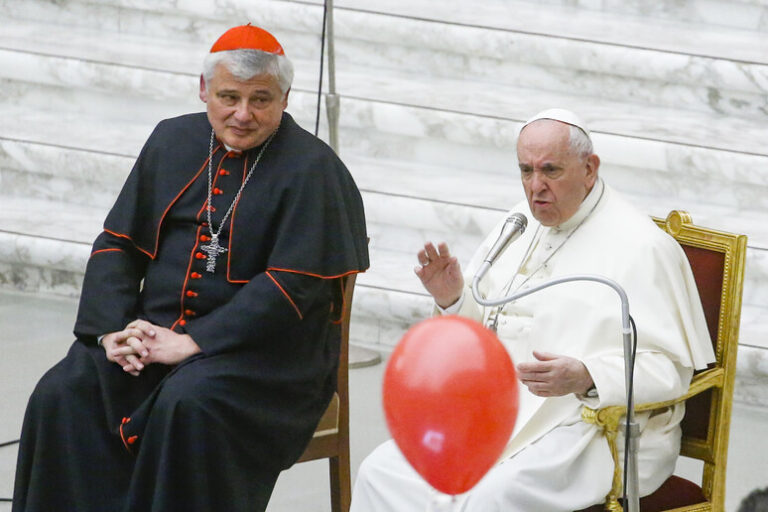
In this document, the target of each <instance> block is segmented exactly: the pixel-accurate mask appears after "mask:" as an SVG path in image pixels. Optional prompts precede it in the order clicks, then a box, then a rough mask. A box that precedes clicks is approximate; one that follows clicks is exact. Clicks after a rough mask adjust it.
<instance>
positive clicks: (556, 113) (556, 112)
mask: <svg viewBox="0 0 768 512" xmlns="http://www.w3.org/2000/svg"><path fill="white" fill-rule="evenodd" d="M539 119H552V120H554V121H560V122H561V123H565V124H570V125H573V126H575V127H577V128H580V129H581V131H583V132H584V133H585V134H586V135H587V137H589V136H590V135H589V130H588V129H587V125H586V124H584V122H583V121H582V120H581V119H579V116H577V115H576V114H574V113H573V112H571V111H570V110H566V109H564V108H548V109H547V110H542V111H541V112H539V113H538V114H536V115H535V116H533V117H531V118H530V119H528V120H527V121H526V122H525V124H524V125H523V126H521V127H520V132H522V131H523V128H525V127H526V126H528V125H529V124H531V123H532V122H534V121H538V120H539ZM520 132H518V135H519V134H520Z"/></svg>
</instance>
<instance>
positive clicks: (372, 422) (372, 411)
mask: <svg viewBox="0 0 768 512" xmlns="http://www.w3.org/2000/svg"><path fill="white" fill-rule="evenodd" d="M76 307H77V303H76V301H73V300H68V299H58V298H41V297H33V296H30V295H23V294H18V293H13V292H3V293H0V333H2V334H1V335H0V353H1V354H2V358H0V411H1V412H0V443H2V442H5V441H8V440H11V439H16V438H18V434H19V429H20V425H21V421H22V416H23V413H24V407H25V405H26V400H27V397H28V395H29V394H30V392H31V391H32V389H33V387H34V385H35V382H36V381H37V379H38V378H39V377H40V375H41V374H42V373H43V372H44V371H45V370H46V369H47V368H48V367H50V366H51V365H52V364H54V363H55V362H56V361H57V360H58V359H60V358H61V357H62V356H63V355H64V353H65V352H66V350H67V348H68V346H69V340H70V339H71V337H72V336H71V334H70V329H71V324H72V320H73V317H74V313H75V310H76ZM384 368H385V363H384V364H379V365H376V366H372V367H368V368H360V369H355V370H352V371H351V373H350V388H351V422H352V424H351V432H352V433H351V436H352V439H351V453H352V473H353V477H354V474H355V473H356V471H357V468H358V466H359V464H360V462H361V460H362V459H363V457H364V456H365V455H366V454H367V453H368V452H370V451H371V450H372V449H373V447H374V446H376V445H377V444H378V443H380V442H381V441H383V440H384V439H386V438H387V437H388V434H387V430H386V426H385V424H384V420H383V413H382V409H381V378H382V373H383V370H384ZM766 425H768V410H765V409H761V408H754V407H750V406H746V405H743V404H739V403H736V404H735V405H734V413H733V423H732V435H731V443H730V459H729V471H728V497H727V510H736V508H737V506H738V503H739V501H740V500H741V498H742V497H743V496H744V495H746V494H747V493H748V492H749V491H750V490H752V489H753V488H756V487H763V486H766V485H768V443H766V442H765V437H766V436H765V434H766V433H768V428H766ZM15 463H16V447H15V446H10V447H4V448H0V498H8V497H10V495H11V491H12V487H13V473H14V467H15ZM696 471H697V467H696V464H694V463H689V462H688V461H681V464H680V466H679V468H678V473H680V474H682V475H683V476H686V477H688V478H691V479H698V478H697V477H696ZM10 509H11V506H10V503H8V502H0V512H9V511H10ZM329 510H330V501H329V495H328V473H327V464H326V463H325V462H324V461H318V462H309V463H304V464H300V465H298V466H295V467H294V468H292V469H290V470H288V471H286V472H285V473H284V474H283V475H282V476H281V477H280V479H279V480H278V483H277V487H276V489H275V493H274V495H273V499H272V503H271V504H270V506H269V509H268V512H297V511H301V512H325V511H329ZM52 512H58V511H52ZM66 512H69V511H66Z"/></svg>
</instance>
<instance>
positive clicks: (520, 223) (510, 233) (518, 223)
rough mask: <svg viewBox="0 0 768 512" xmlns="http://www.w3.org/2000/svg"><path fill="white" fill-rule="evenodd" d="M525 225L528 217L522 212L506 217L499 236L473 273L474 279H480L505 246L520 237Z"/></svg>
mask: <svg viewBox="0 0 768 512" xmlns="http://www.w3.org/2000/svg"><path fill="white" fill-rule="evenodd" d="M527 226H528V219H527V218H526V217H525V215H523V214H522V213H513V214H512V215H510V216H509V217H507V220H506V222H504V226H503V227H502V228H501V233H499V237H498V238H497V239H496V242H494V244H493V247H491V250H490V251H488V254H487V255H486V257H485V260H483V264H482V265H480V268H479V269H478V270H477V272H476V273H475V277H474V279H473V280H474V281H480V279H482V278H483V276H484V275H485V273H486V272H488V269H490V268H491V265H493V263H494V262H495V261H496V259H497V258H498V257H499V256H500V255H501V253H502V252H504V251H505V250H506V248H507V246H508V245H509V244H510V243H511V242H512V241H514V240H517V239H518V238H520V235H522V234H523V233H524V232H525V228H526V227H527Z"/></svg>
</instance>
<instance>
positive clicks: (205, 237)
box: [200, 235, 211, 242]
mask: <svg viewBox="0 0 768 512" xmlns="http://www.w3.org/2000/svg"><path fill="white" fill-rule="evenodd" d="M210 239H211V237H209V236H208V235H200V241H201V242H207V241H208V240H210Z"/></svg>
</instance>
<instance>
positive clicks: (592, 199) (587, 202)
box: [552, 177, 605, 231]
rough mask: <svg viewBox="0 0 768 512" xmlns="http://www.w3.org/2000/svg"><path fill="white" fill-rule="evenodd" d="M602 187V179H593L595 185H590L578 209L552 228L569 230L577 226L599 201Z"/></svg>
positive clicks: (601, 195)
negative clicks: (590, 187) (590, 188)
mask: <svg viewBox="0 0 768 512" xmlns="http://www.w3.org/2000/svg"><path fill="white" fill-rule="evenodd" d="M604 187H605V185H603V180H602V179H600V177H598V178H597V180H596V181H595V186H593V187H592V190H590V191H589V194H587V197H585V198H584V200H583V201H582V202H581V204H580V205H579V209H578V210H576V213H574V214H573V215H572V216H571V218H570V219H568V220H566V221H565V222H563V223H562V224H560V225H557V226H553V227H552V229H554V230H556V231H570V230H571V229H573V228H574V227H576V226H578V225H579V224H580V223H581V222H582V221H583V220H584V219H585V218H586V217H587V215H589V214H590V213H592V210H594V208H595V205H596V204H597V202H598V201H600V198H601V197H603V188H604Z"/></svg>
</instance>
